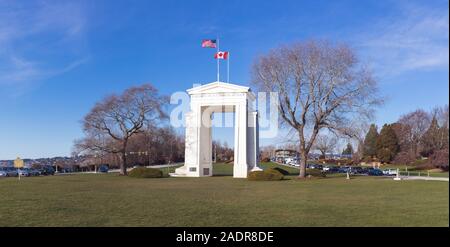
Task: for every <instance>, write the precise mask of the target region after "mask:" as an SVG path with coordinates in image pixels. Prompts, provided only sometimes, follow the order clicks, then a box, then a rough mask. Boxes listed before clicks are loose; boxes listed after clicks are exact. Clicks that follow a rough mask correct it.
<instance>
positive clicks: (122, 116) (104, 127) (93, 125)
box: [76, 84, 166, 175]
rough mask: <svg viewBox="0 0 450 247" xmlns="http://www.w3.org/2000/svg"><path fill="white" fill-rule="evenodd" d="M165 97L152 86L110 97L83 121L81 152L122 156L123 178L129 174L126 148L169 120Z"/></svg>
mask: <svg viewBox="0 0 450 247" xmlns="http://www.w3.org/2000/svg"><path fill="white" fill-rule="evenodd" d="M165 102H166V98H165V97H161V96H159V95H158V91H157V89H156V88H154V87H153V86H152V85H150V84H144V85H142V86H138V87H131V88H129V89H127V90H125V92H123V93H122V94H121V95H111V96H109V97H106V98H105V99H103V100H102V101H101V102H98V103H97V104H96V105H95V106H94V108H92V110H91V111H90V112H89V113H88V114H87V115H86V116H85V117H84V120H83V131H84V133H85V135H86V137H85V138H84V139H83V140H80V141H78V142H77V143H76V145H77V146H78V147H80V148H81V149H89V150H93V151H101V152H106V153H115V154H120V155H121V164H120V174H121V175H126V174H127V169H126V168H127V153H126V152H127V146H128V143H129V140H130V138H131V137H132V136H134V135H136V134H137V133H140V132H142V130H143V128H144V127H145V126H150V125H153V124H156V123H157V122H158V121H159V120H160V119H161V118H164V117H166V115H165V114H164V113H163V110H162V105H163V104H164V103H165Z"/></svg>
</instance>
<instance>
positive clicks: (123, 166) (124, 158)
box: [120, 151, 127, 176]
mask: <svg viewBox="0 0 450 247" xmlns="http://www.w3.org/2000/svg"><path fill="white" fill-rule="evenodd" d="M120 175H123V176H126V175H127V155H126V152H125V151H122V162H121V163H120Z"/></svg>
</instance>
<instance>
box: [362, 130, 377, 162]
mask: <svg viewBox="0 0 450 247" xmlns="http://www.w3.org/2000/svg"><path fill="white" fill-rule="evenodd" d="M377 139H378V131H377V126H376V125H375V124H371V125H370V128H369V131H368V132H367V134H366V137H365V138H364V146H363V156H364V157H365V158H373V157H375V156H376V155H377Z"/></svg>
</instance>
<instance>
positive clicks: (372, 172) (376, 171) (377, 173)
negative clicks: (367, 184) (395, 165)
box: [369, 169, 384, 176]
mask: <svg viewBox="0 0 450 247" xmlns="http://www.w3.org/2000/svg"><path fill="white" fill-rule="evenodd" d="M383 175H384V174H383V171H382V170H380V169H370V170H369V176H383Z"/></svg>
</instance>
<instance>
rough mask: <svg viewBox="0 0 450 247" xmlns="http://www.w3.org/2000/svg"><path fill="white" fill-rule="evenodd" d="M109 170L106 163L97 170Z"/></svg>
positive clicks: (104, 171) (105, 171)
mask: <svg viewBox="0 0 450 247" xmlns="http://www.w3.org/2000/svg"><path fill="white" fill-rule="evenodd" d="M108 171H109V167H108V166H107V165H101V166H100V167H99V168H98V172H103V173H107V172H108Z"/></svg>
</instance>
